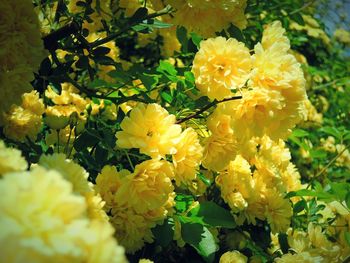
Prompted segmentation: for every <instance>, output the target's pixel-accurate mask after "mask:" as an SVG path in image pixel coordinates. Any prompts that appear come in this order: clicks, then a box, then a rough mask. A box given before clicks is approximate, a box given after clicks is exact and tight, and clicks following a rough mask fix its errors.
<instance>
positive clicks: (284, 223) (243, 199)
mask: <svg viewBox="0 0 350 263" xmlns="http://www.w3.org/2000/svg"><path fill="white" fill-rule="evenodd" d="M251 143H252V144H253V145H254V146H255V147H254V148H255V149H256V150H255V152H251V153H248V152H246V154H244V153H243V155H244V156H242V155H237V156H236V158H235V159H234V160H233V161H231V162H230V163H229V165H228V167H227V169H226V170H224V171H222V172H220V173H219V175H218V176H217V177H216V184H217V185H218V186H219V187H220V189H221V196H222V197H223V199H224V200H225V202H227V203H228V205H229V206H230V208H231V210H232V211H233V212H235V213H237V215H238V216H237V218H236V219H237V222H239V223H243V222H244V221H245V220H247V221H248V222H249V223H253V224H255V223H256V219H260V220H267V222H268V223H269V224H270V227H271V230H272V232H283V231H286V230H287V229H288V227H289V224H290V218H291V216H292V207H291V203H290V201H289V200H288V199H284V195H285V194H286V193H287V192H290V191H295V190H299V189H300V188H301V183H300V175H299V173H298V172H297V170H296V168H295V166H294V165H293V164H292V163H291V162H290V159H291V156H290V153H289V150H288V149H287V148H285V145H284V142H283V141H282V140H280V141H278V142H274V141H272V140H271V139H270V138H269V137H267V136H264V137H262V138H256V139H253V142H251ZM253 167H254V170H253Z"/></svg>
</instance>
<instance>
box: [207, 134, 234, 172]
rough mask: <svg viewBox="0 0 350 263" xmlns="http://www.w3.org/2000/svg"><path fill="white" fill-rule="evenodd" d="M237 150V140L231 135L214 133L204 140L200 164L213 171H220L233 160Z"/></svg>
mask: <svg viewBox="0 0 350 263" xmlns="http://www.w3.org/2000/svg"><path fill="white" fill-rule="evenodd" d="M237 151H238V141H237V138H236V137H235V136H233V135H230V134H228V135H226V136H216V135H215V134H213V135H211V136H210V137H208V138H206V139H205V140H204V154H203V160H202V164H203V166H204V167H205V168H207V169H210V170H213V171H221V170H223V169H225V167H226V166H227V165H228V164H229V162H230V161H231V160H234V158H235V156H236V154H237Z"/></svg>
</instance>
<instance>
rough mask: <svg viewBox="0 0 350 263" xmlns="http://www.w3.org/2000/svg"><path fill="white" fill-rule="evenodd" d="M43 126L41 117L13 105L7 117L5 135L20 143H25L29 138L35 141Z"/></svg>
mask: <svg viewBox="0 0 350 263" xmlns="http://www.w3.org/2000/svg"><path fill="white" fill-rule="evenodd" d="M41 125H42V116H41V115H40V116H39V115H36V114H35V113H33V112H31V111H30V110H26V109H23V108H22V107H20V106H16V105H12V107H11V109H10V111H9V113H8V114H6V117H5V126H4V134H5V136H6V137H8V138H10V139H12V140H15V141H19V142H24V141H25V140H26V138H27V137H28V138H30V139H31V140H35V139H36V136H37V134H38V133H39V132H40V129H41Z"/></svg>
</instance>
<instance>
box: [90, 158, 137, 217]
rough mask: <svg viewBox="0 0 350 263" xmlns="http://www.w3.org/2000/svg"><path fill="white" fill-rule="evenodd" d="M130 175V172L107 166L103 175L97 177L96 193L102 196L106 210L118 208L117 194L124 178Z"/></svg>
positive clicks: (102, 172)
mask: <svg viewBox="0 0 350 263" xmlns="http://www.w3.org/2000/svg"><path fill="white" fill-rule="evenodd" d="M128 174H130V172H129V171H128V170H122V171H120V172H118V171H117V169H116V167H114V166H110V165H106V166H104V167H103V169H102V171H101V173H99V174H98V175H97V177H96V185H95V189H96V191H97V192H98V193H99V194H100V195H101V197H102V199H103V200H104V201H105V202H106V206H105V209H106V210H107V211H108V210H109V209H110V208H112V207H114V206H117V203H116V200H115V194H116V193H117V191H118V190H119V188H120V186H121V184H122V178H124V177H125V176H127V175H128Z"/></svg>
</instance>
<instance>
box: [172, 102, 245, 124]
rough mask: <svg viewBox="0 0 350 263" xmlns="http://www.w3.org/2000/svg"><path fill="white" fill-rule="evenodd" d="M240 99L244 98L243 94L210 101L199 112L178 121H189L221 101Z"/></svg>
mask: <svg viewBox="0 0 350 263" xmlns="http://www.w3.org/2000/svg"><path fill="white" fill-rule="evenodd" d="M239 99H242V96H234V97H232V98H227V99H223V100H221V101H217V100H214V101H212V102H211V103H209V104H208V105H206V106H204V107H203V108H202V109H200V110H198V111H197V112H195V113H193V114H191V115H189V116H187V117H185V118H182V119H180V120H178V121H177V122H176V123H177V124H180V123H183V122H185V121H188V120H190V119H193V118H198V117H199V115H201V114H202V113H203V112H205V111H206V110H209V109H210V108H211V107H214V106H215V105H217V104H219V103H222V102H226V101H231V100H239Z"/></svg>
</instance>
